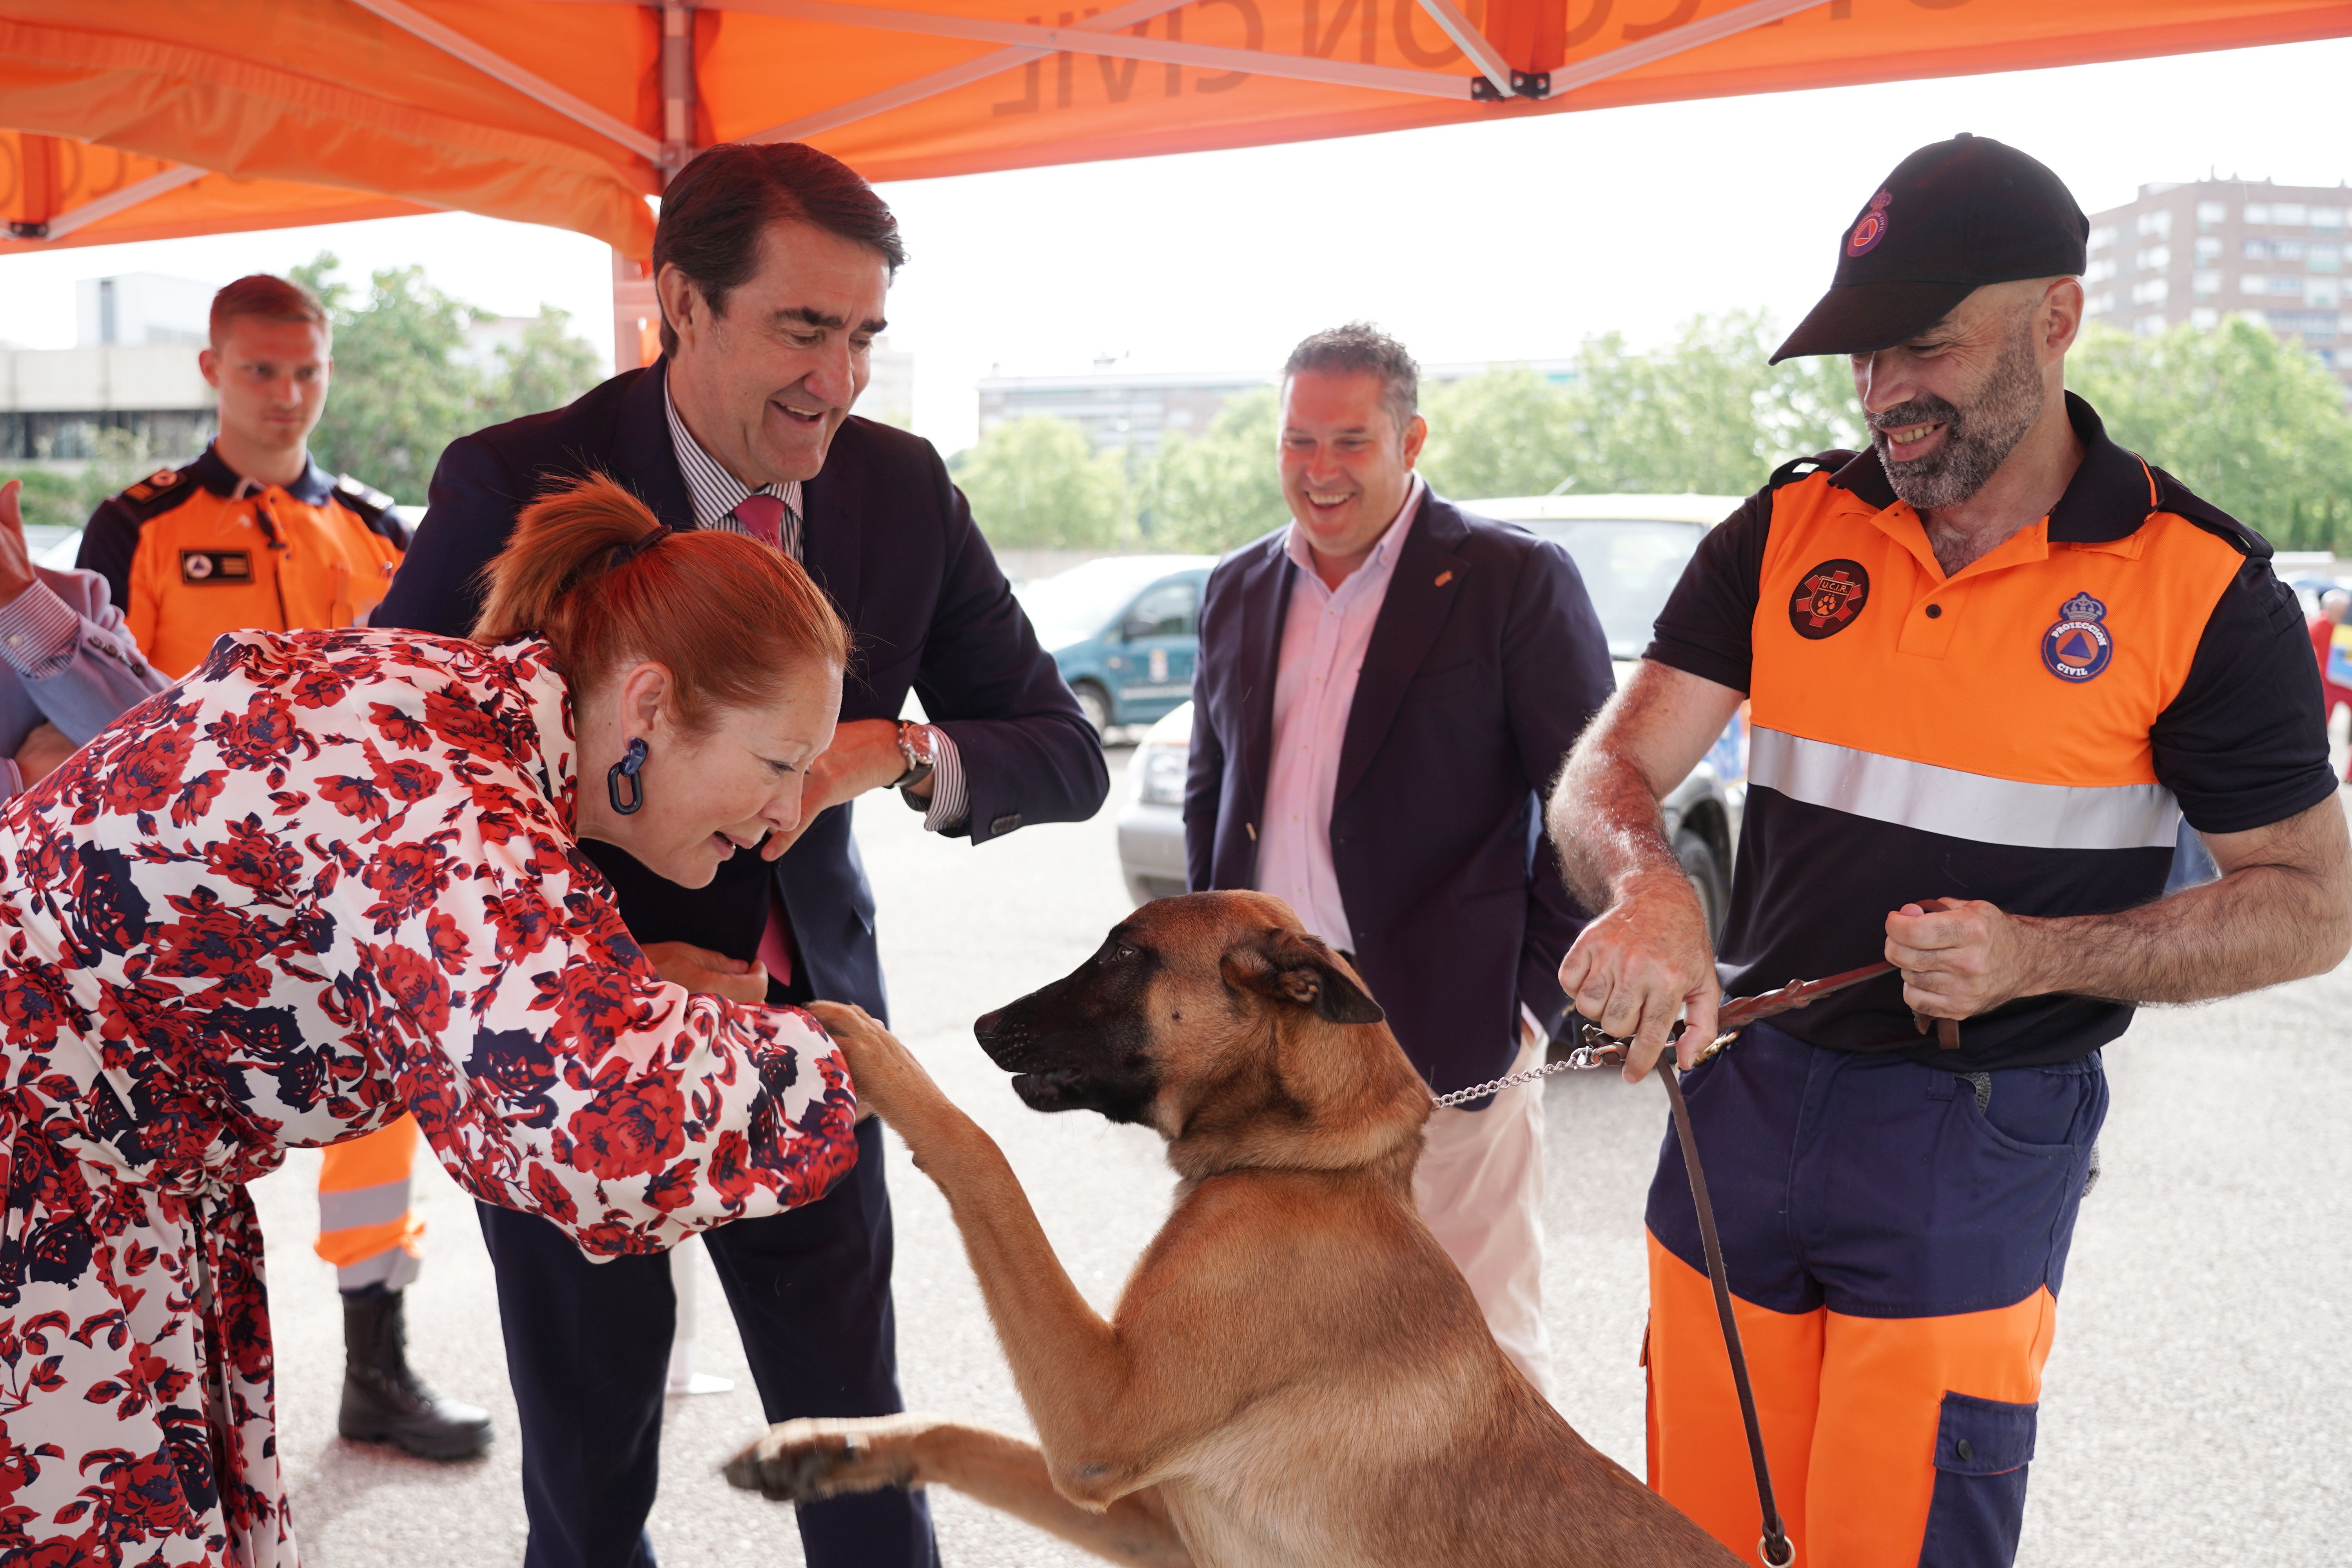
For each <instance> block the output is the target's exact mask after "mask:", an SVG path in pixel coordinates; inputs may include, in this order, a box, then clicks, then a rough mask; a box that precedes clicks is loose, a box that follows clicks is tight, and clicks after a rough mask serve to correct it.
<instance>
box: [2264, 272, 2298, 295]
mask: <svg viewBox="0 0 2352 1568" xmlns="http://www.w3.org/2000/svg"><path fill="white" fill-rule="evenodd" d="M2271 292H2272V293H2273V294H2300V293H2302V292H2303V279H2300V278H2298V277H2296V276H2295V275H2294V273H2292V272H2273V273H2272V274H2271Z"/></svg>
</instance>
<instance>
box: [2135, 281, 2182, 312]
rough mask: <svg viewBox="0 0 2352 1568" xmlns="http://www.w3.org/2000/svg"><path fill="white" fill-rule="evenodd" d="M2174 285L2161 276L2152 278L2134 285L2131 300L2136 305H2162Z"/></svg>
mask: <svg viewBox="0 0 2352 1568" xmlns="http://www.w3.org/2000/svg"><path fill="white" fill-rule="evenodd" d="M2171 292H2172V286H2171V285H2170V284H2168V283H2167V282H2166V281H2165V280H2164V279H2161V278H2151V279H2148V280H2147V282H2145V283H2135V284H2133V285H2132V291H2131V300H2132V303H2133V304H2135V305H2161V304H2163V303H2164V301H2165V298H2166V296H2167V295H2168V294H2170V293H2171Z"/></svg>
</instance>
